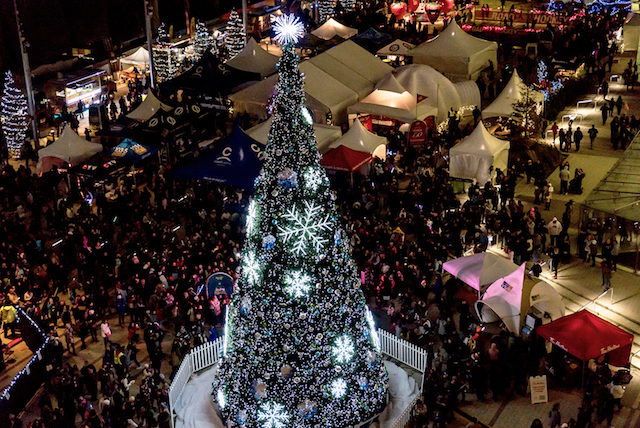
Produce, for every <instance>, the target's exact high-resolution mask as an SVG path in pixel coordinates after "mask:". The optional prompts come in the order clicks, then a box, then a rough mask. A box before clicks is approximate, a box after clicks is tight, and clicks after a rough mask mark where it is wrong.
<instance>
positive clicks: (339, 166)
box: [320, 146, 373, 174]
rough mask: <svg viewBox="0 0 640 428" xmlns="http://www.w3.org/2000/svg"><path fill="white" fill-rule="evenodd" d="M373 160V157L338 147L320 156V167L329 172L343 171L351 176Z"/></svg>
mask: <svg viewBox="0 0 640 428" xmlns="http://www.w3.org/2000/svg"><path fill="white" fill-rule="evenodd" d="M372 160H373V156H371V154H369V153H366V152H360V151H356V150H353V149H350V148H348V147H345V146H338V147H336V148H335V149H331V150H329V151H328V152H327V153H325V154H324V156H322V159H321V160H320V165H322V166H323V167H325V168H326V169H328V170H330V171H344V172H348V173H351V174H353V172H354V171H357V170H358V169H359V168H360V167H362V166H363V165H366V164H368V163H369V162H371V161H372Z"/></svg>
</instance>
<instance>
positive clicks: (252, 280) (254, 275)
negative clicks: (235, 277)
mask: <svg viewBox="0 0 640 428" xmlns="http://www.w3.org/2000/svg"><path fill="white" fill-rule="evenodd" d="M243 262H244V263H243V265H242V273H244V275H245V277H246V278H247V282H248V283H249V284H251V285H253V286H256V284H258V281H259V280H260V263H258V261H257V260H256V255H255V254H254V252H253V251H249V252H248V253H247V256H246V257H245V258H244V260H243Z"/></svg>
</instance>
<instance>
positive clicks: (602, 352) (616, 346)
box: [600, 345, 620, 354]
mask: <svg viewBox="0 0 640 428" xmlns="http://www.w3.org/2000/svg"><path fill="white" fill-rule="evenodd" d="M619 347H620V345H609V346H607V347H606V348H600V354H606V353H607V352H611V351H614V350H616V349H618V348H619Z"/></svg>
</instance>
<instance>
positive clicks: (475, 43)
mask: <svg viewBox="0 0 640 428" xmlns="http://www.w3.org/2000/svg"><path fill="white" fill-rule="evenodd" d="M497 50H498V44H497V43H496V42H490V41H488V40H484V39H480V38H478V37H474V36H472V35H471V34H468V33H466V32H465V31H464V30H463V29H462V28H460V27H459V26H458V24H457V23H456V21H455V20H452V21H451V23H450V24H449V25H448V26H447V27H446V28H445V29H443V30H442V32H440V34H438V36H437V37H435V38H433V39H431V40H429V41H427V42H425V43H423V44H421V45H420V46H418V47H416V48H413V49H411V50H410V51H409V52H408V55H409V56H412V57H413V62H414V63H418V64H427V65H430V66H431V67H433V68H435V69H436V70H438V71H440V72H441V73H443V74H445V75H446V76H447V77H449V78H450V79H452V80H454V81H458V80H475V79H476V77H477V76H478V74H479V73H480V71H481V70H482V69H484V68H485V67H487V66H488V65H489V60H491V61H492V62H493V64H494V66H495V65H497V63H498V61H497Z"/></svg>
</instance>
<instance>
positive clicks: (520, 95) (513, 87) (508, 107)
mask: <svg viewBox="0 0 640 428" xmlns="http://www.w3.org/2000/svg"><path fill="white" fill-rule="evenodd" d="M527 90H529V97H530V98H531V99H534V100H535V101H536V102H537V103H541V102H543V101H544V94H543V93H542V92H538V91H534V90H532V89H528V88H527V85H526V84H525V83H524V82H523V81H522V79H521V78H520V76H519V75H518V71H517V70H516V69H514V70H513V74H512V75H511V79H509V82H507V85H506V86H505V87H504V89H503V90H502V92H500V95H498V97H497V98H496V99H495V100H494V101H493V102H492V103H491V104H489V105H488V106H487V108H485V109H484V110H483V111H482V118H483V119H487V118H490V117H498V116H507V117H509V116H511V115H512V114H513V112H514V110H513V103H515V102H518V101H522V100H524V99H525V97H526V95H525V93H526V91H527Z"/></svg>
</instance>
